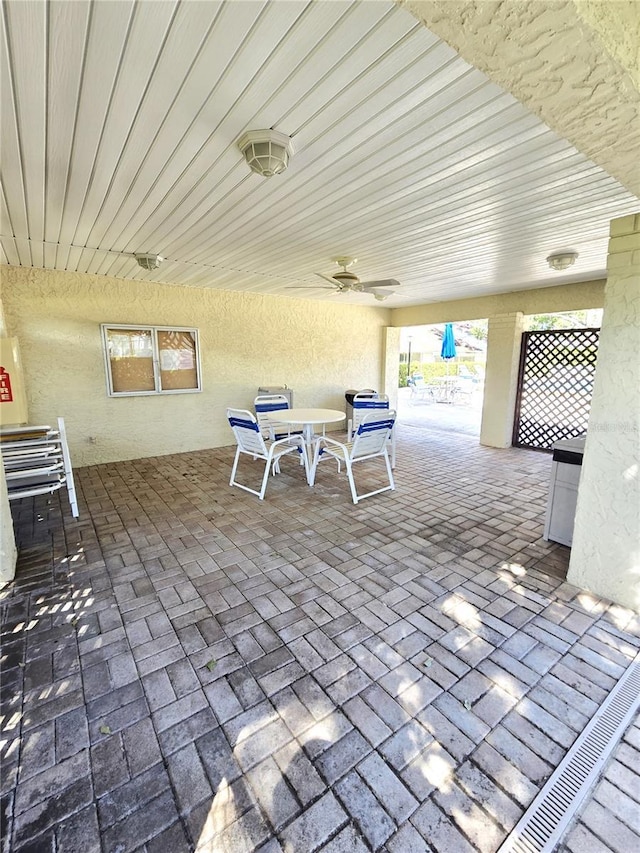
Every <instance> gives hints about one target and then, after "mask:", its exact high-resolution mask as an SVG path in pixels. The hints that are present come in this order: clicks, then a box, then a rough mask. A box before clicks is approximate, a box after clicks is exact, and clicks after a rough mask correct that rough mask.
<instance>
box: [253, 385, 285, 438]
mask: <svg viewBox="0 0 640 853" xmlns="http://www.w3.org/2000/svg"><path fill="white" fill-rule="evenodd" d="M253 405H254V408H255V410H256V419H257V421H258V424H259V426H260V432H261V433H262V437H263V438H269V439H271V440H272V441H275V440H276V439H278V438H287V437H288V436H289V435H291V428H290V427H288V426H287V425H286V424H284V423H278V422H276V421H274V420H273V419H271V418H268V417H267V415H270V414H273V413H274V412H279V411H282V410H283V409H289V408H290V406H289V399H288V397H285V395H284V394H259V395H258V396H257V397H256V398H255V400H254V401H253Z"/></svg>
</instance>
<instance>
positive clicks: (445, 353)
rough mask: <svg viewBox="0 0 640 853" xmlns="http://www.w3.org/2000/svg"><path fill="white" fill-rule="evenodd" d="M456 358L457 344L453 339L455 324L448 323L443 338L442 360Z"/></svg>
mask: <svg viewBox="0 0 640 853" xmlns="http://www.w3.org/2000/svg"><path fill="white" fill-rule="evenodd" d="M455 357H456V342H455V339H454V337H453V323H446V324H445V327H444V335H443V336H442V349H441V350H440V358H444V359H449V358H455Z"/></svg>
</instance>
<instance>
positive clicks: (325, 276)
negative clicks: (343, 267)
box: [315, 272, 340, 288]
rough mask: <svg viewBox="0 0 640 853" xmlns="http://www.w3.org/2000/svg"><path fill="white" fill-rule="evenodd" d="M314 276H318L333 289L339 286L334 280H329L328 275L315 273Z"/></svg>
mask: <svg viewBox="0 0 640 853" xmlns="http://www.w3.org/2000/svg"><path fill="white" fill-rule="evenodd" d="M315 275H319V276H320V278H323V279H324V280H325V281H328V282H329V284H332V285H333V286H334V287H338V288H339V287H340V285H339V284H338V282H337V281H336V280H335V279H333V278H330V277H329V276H328V275H325V274H324V273H322V272H317V273H315Z"/></svg>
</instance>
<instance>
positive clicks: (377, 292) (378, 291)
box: [362, 287, 396, 299]
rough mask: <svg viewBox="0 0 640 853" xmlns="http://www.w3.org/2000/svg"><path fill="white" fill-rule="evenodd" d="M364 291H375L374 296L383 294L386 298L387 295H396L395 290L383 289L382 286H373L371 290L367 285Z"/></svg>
mask: <svg viewBox="0 0 640 853" xmlns="http://www.w3.org/2000/svg"><path fill="white" fill-rule="evenodd" d="M362 292H363V293H373V295H374V296H382V297H383V298H384V299H386V298H387V296H395V295H396V292H395V290H383V289H382V288H378V287H373V288H371V290H370V289H369V288H368V287H365V288H364V290H363V291H362Z"/></svg>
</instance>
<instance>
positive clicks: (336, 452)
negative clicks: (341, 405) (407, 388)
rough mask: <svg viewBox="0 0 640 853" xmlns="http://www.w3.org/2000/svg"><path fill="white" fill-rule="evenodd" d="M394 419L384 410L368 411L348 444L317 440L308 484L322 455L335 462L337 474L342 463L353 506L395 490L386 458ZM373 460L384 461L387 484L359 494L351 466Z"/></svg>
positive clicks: (314, 474)
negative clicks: (373, 496)
mask: <svg viewBox="0 0 640 853" xmlns="http://www.w3.org/2000/svg"><path fill="white" fill-rule="evenodd" d="M395 419H396V413H395V411H393V410H390V411H389V410H387V411H384V413H383V412H381V411H370V412H368V413H367V414H366V415H365V416H364V418H363V419H362V421H361V423H360V425H359V426H358V428H357V430H356V432H355V438H354V440H353V441H352V442H346V443H343V442H340V441H336V440H335V439H333V438H329V437H327V436H324V437H322V438H318V439H317V440H316V446H315V451H314V454H313V463H312V465H311V472H310V476H309V485H313V484H314V482H315V478H316V472H317V470H318V463H319V462H320V460H321V458H322V457H323V456H325V457H331V458H333V459H335V460H336V461H337V463H338V473H339V472H340V464H341V463H342V462H344V464H345V467H346V470H347V477H348V479H349V487H350V488H351V497H352V499H353V502H354V504H357V503H358V501H361V500H362V499H363V498H369V497H371V496H372V495H378V494H380V493H381V492H387V491H389V490H392V489H395V487H396V486H395V482H394V480H393V472H392V470H391V461H390V459H389V446H390V444H391V443H392V434H393V427H394V424H395ZM376 457H382V458H383V459H384V463H385V466H386V472H387V477H388V480H389V484H388V485H385V486H383V487H382V488H380V489H374V490H373V491H371V492H366V493H365V494H363V495H361V494H358V490H357V488H356V483H355V480H354V476H353V465H354V464H355V463H356V462H364V461H365V460H367V459H375V458H376Z"/></svg>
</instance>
